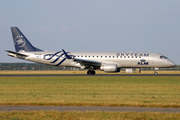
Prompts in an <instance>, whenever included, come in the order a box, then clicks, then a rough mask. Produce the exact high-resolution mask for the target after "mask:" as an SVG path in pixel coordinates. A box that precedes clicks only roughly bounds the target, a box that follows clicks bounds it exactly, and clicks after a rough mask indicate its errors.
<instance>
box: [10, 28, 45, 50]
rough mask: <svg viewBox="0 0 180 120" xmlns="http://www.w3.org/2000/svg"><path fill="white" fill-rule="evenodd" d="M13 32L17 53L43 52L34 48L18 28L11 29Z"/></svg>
mask: <svg viewBox="0 0 180 120" xmlns="http://www.w3.org/2000/svg"><path fill="white" fill-rule="evenodd" d="M11 32H12V37H13V41H14V46H15V49H16V52H21V51H25V52H33V51H42V50H40V49H38V48H36V47H34V46H33V45H32V44H31V43H30V42H29V41H28V39H27V38H26V37H25V36H24V35H23V33H22V32H21V31H20V30H19V29H18V28H17V27H11Z"/></svg>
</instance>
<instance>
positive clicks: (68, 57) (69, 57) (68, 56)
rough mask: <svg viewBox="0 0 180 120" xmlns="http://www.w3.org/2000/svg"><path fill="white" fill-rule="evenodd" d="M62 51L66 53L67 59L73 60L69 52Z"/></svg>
mask: <svg viewBox="0 0 180 120" xmlns="http://www.w3.org/2000/svg"><path fill="white" fill-rule="evenodd" d="M62 51H63V52H64V54H65V56H66V58H67V59H72V57H71V56H70V55H68V54H67V52H66V51H65V50H64V49H62Z"/></svg>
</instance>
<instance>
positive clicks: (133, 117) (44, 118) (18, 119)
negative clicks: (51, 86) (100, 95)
mask: <svg viewBox="0 0 180 120" xmlns="http://www.w3.org/2000/svg"><path fill="white" fill-rule="evenodd" d="M0 119H1V120H24V119H25V120H179V119H180V113H148V112H144V113H136V112H97V111H94V112H93V111H89V112H88V111H87V112H57V111H27V112H0Z"/></svg>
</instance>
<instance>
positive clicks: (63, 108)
mask: <svg viewBox="0 0 180 120" xmlns="http://www.w3.org/2000/svg"><path fill="white" fill-rule="evenodd" d="M40 110H43V111H51V110H53V111H82V112H85V111H114V112H163V113H180V108H147V107H88V106H85V107H84V106H0V111H6V112H11V111H40Z"/></svg>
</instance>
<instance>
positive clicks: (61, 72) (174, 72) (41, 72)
mask: <svg viewBox="0 0 180 120" xmlns="http://www.w3.org/2000/svg"><path fill="white" fill-rule="evenodd" d="M157 72H158V74H180V71H157ZM5 74H87V71H0V75H5ZM96 74H154V71H141V73H136V72H135V71H134V72H133V73H125V71H121V72H119V73H105V72H103V71H96Z"/></svg>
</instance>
